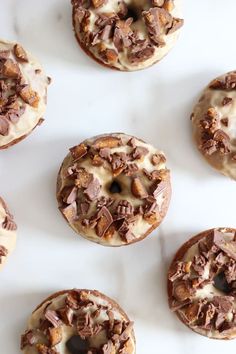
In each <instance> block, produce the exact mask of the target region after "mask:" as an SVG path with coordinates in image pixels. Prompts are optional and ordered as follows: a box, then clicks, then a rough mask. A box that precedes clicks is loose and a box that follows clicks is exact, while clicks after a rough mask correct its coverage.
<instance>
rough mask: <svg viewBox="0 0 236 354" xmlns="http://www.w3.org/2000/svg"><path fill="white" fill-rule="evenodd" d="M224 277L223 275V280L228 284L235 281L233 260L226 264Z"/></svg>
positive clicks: (235, 272) (235, 265)
mask: <svg viewBox="0 0 236 354" xmlns="http://www.w3.org/2000/svg"><path fill="white" fill-rule="evenodd" d="M224 275H225V279H226V281H227V283H228V284H230V283H232V282H233V281H235V280H236V263H235V261H234V260H232V259H231V260H230V262H229V263H228V264H227V267H226V270H225V272H224ZM228 288H229V291H230V290H231V287H228Z"/></svg>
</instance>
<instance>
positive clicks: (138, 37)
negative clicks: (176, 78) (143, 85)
mask: <svg viewBox="0 0 236 354" xmlns="http://www.w3.org/2000/svg"><path fill="white" fill-rule="evenodd" d="M72 5H73V26H74V31H75V35H76V38H77V40H78V43H79V44H80V46H81V47H82V49H84V50H85V52H86V53H87V54H88V55H89V56H90V57H92V58H93V59H95V60H96V61H97V62H99V63H100V64H103V65H105V66H107V67H110V68H113V69H117V70H123V71H133V70H139V69H144V68H147V67H149V66H151V65H153V64H154V63H156V62H158V61H160V60H161V59H162V58H163V57H164V56H165V55H166V54H167V53H168V52H169V51H170V49H171V48H172V47H173V46H174V44H175V42H176V40H177V38H178V36H179V29H180V27H182V25H183V20H182V19H180V18H179V16H180V7H181V6H180V0H175V1H174V0H152V1H147V0H125V1H124V0H72Z"/></svg>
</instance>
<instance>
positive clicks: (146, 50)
mask: <svg viewBox="0 0 236 354" xmlns="http://www.w3.org/2000/svg"><path fill="white" fill-rule="evenodd" d="M154 52H155V48H154V47H153V46H152V44H151V43H149V41H148V40H146V39H139V40H137V41H136V42H135V44H134V45H133V46H132V47H131V48H130V51H129V52H128V59H129V61H130V63H131V64H136V63H142V62H143V61H145V60H148V59H150V58H151V57H152V56H153V54H154Z"/></svg>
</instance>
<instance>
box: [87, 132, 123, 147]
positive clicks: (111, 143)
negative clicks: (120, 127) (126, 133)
mask: <svg viewBox="0 0 236 354" xmlns="http://www.w3.org/2000/svg"><path fill="white" fill-rule="evenodd" d="M120 145H122V142H121V139H120V138H117V137H114V136H111V135H109V136H105V137H101V138H98V139H96V140H95V141H94V143H93V145H92V146H93V147H94V148H95V149H102V148H110V149H111V148H115V147H118V146H120Z"/></svg>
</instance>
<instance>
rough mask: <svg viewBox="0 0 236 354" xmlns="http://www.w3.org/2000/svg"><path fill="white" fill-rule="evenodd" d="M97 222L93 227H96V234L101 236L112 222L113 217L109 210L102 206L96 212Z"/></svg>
mask: <svg viewBox="0 0 236 354" xmlns="http://www.w3.org/2000/svg"><path fill="white" fill-rule="evenodd" d="M98 217H99V219H98V222H97V225H96V227H95V229H96V234H97V236H98V237H103V236H104V234H105V232H106V231H107V229H108V228H109V226H110V225H111V224H112V222H113V217H112V215H111V213H110V212H109V210H108V209H107V208H106V207H105V206H103V207H102V209H101V210H99V212H98Z"/></svg>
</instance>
